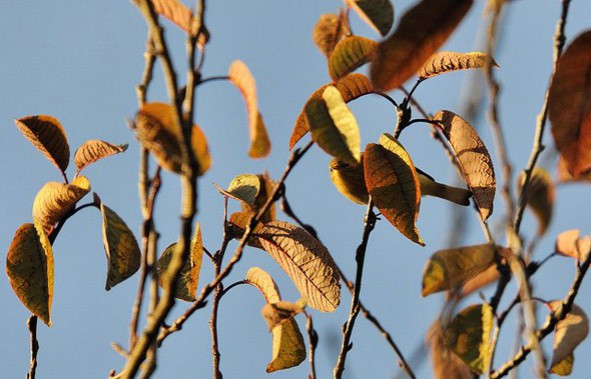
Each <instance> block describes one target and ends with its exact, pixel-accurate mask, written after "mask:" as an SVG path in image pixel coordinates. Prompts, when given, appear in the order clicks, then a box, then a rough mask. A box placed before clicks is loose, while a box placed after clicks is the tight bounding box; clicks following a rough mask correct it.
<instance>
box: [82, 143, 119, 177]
mask: <svg viewBox="0 0 591 379" xmlns="http://www.w3.org/2000/svg"><path fill="white" fill-rule="evenodd" d="M127 146H128V145H127V144H125V145H113V144H112V143H109V142H105V141H101V140H96V139H95V140H90V141H86V142H84V143H83V144H82V145H81V146H80V147H79V148H78V150H76V153H75V154H74V163H75V164H76V167H77V168H78V170H77V172H80V171H81V170H82V169H83V168H84V167H86V166H88V165H90V164H92V163H94V162H96V161H98V160H99V159H103V158H106V157H109V156H111V155H114V154H119V153H122V152H124V151H125V150H127Z"/></svg>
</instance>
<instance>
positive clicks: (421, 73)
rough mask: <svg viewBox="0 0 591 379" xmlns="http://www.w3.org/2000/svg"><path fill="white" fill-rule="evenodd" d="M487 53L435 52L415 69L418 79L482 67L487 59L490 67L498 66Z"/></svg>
mask: <svg viewBox="0 0 591 379" xmlns="http://www.w3.org/2000/svg"><path fill="white" fill-rule="evenodd" d="M489 57H490V56H489V55H488V54H487V53H481V52H478V51H474V52H471V53H456V52H452V51H441V52H439V53H435V54H433V55H431V57H429V59H427V61H426V62H425V63H423V65H422V66H421V67H420V68H419V70H418V71H417V76H418V77H419V79H428V78H432V77H433V76H437V75H441V74H445V73H447V72H453V71H459V70H469V69H475V68H482V67H485V66H486V62H487V60H488V59H490V60H491V65H492V67H499V65H498V64H497V62H495V60H494V59H493V58H492V57H490V58H489Z"/></svg>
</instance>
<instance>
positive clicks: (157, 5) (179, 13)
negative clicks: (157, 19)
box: [151, 0, 193, 33]
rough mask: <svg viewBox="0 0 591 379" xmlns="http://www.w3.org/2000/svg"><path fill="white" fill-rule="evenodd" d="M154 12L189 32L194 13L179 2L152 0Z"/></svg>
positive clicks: (173, 0)
mask: <svg viewBox="0 0 591 379" xmlns="http://www.w3.org/2000/svg"><path fill="white" fill-rule="evenodd" d="M151 1H152V4H154V11H155V12H156V13H158V14H159V15H162V16H164V17H166V18H167V19H169V20H170V21H172V22H173V23H174V24H175V25H176V26H178V27H179V28H181V29H182V30H184V31H185V32H187V33H188V32H189V31H190V30H191V19H192V18H193V12H191V10H190V9H189V8H187V7H186V6H185V5H184V4H183V3H181V2H180V1H179V0H151Z"/></svg>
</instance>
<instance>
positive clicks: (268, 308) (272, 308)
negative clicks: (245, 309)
mask: <svg viewBox="0 0 591 379" xmlns="http://www.w3.org/2000/svg"><path fill="white" fill-rule="evenodd" d="M305 308H306V301H305V299H303V300H300V301H298V302H296V303H291V302H289V301H277V302H274V303H267V304H265V306H264V307H263V309H261V314H262V315H263V317H264V318H265V321H267V326H268V327H269V331H272V330H273V329H275V328H276V327H277V326H279V325H282V324H283V323H285V322H286V321H289V320H290V319H293V317H294V316H295V315H297V314H298V313H302V312H303V311H304V309H305Z"/></svg>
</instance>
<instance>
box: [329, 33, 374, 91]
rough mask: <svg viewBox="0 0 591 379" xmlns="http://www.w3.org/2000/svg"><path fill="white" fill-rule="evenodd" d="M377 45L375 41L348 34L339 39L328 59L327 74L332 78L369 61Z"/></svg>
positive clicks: (334, 78) (337, 77)
mask: <svg viewBox="0 0 591 379" xmlns="http://www.w3.org/2000/svg"><path fill="white" fill-rule="evenodd" d="M377 46H378V43H377V42H376V41H373V40H370V39H367V38H364V37H359V36H349V37H346V38H345V39H343V40H341V41H340V42H339V43H338V44H337V45H336V47H335V49H334V51H333V53H332V54H331V55H330V58H329V59H328V74H329V75H330V77H331V79H332V80H335V81H336V80H339V79H340V78H342V77H344V76H345V75H347V74H349V73H350V72H352V71H355V70H356V69H357V68H359V67H361V66H363V65H364V64H366V63H367V62H369V61H370V60H371V59H372V57H373V55H374V53H375V50H376V48H377Z"/></svg>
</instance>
